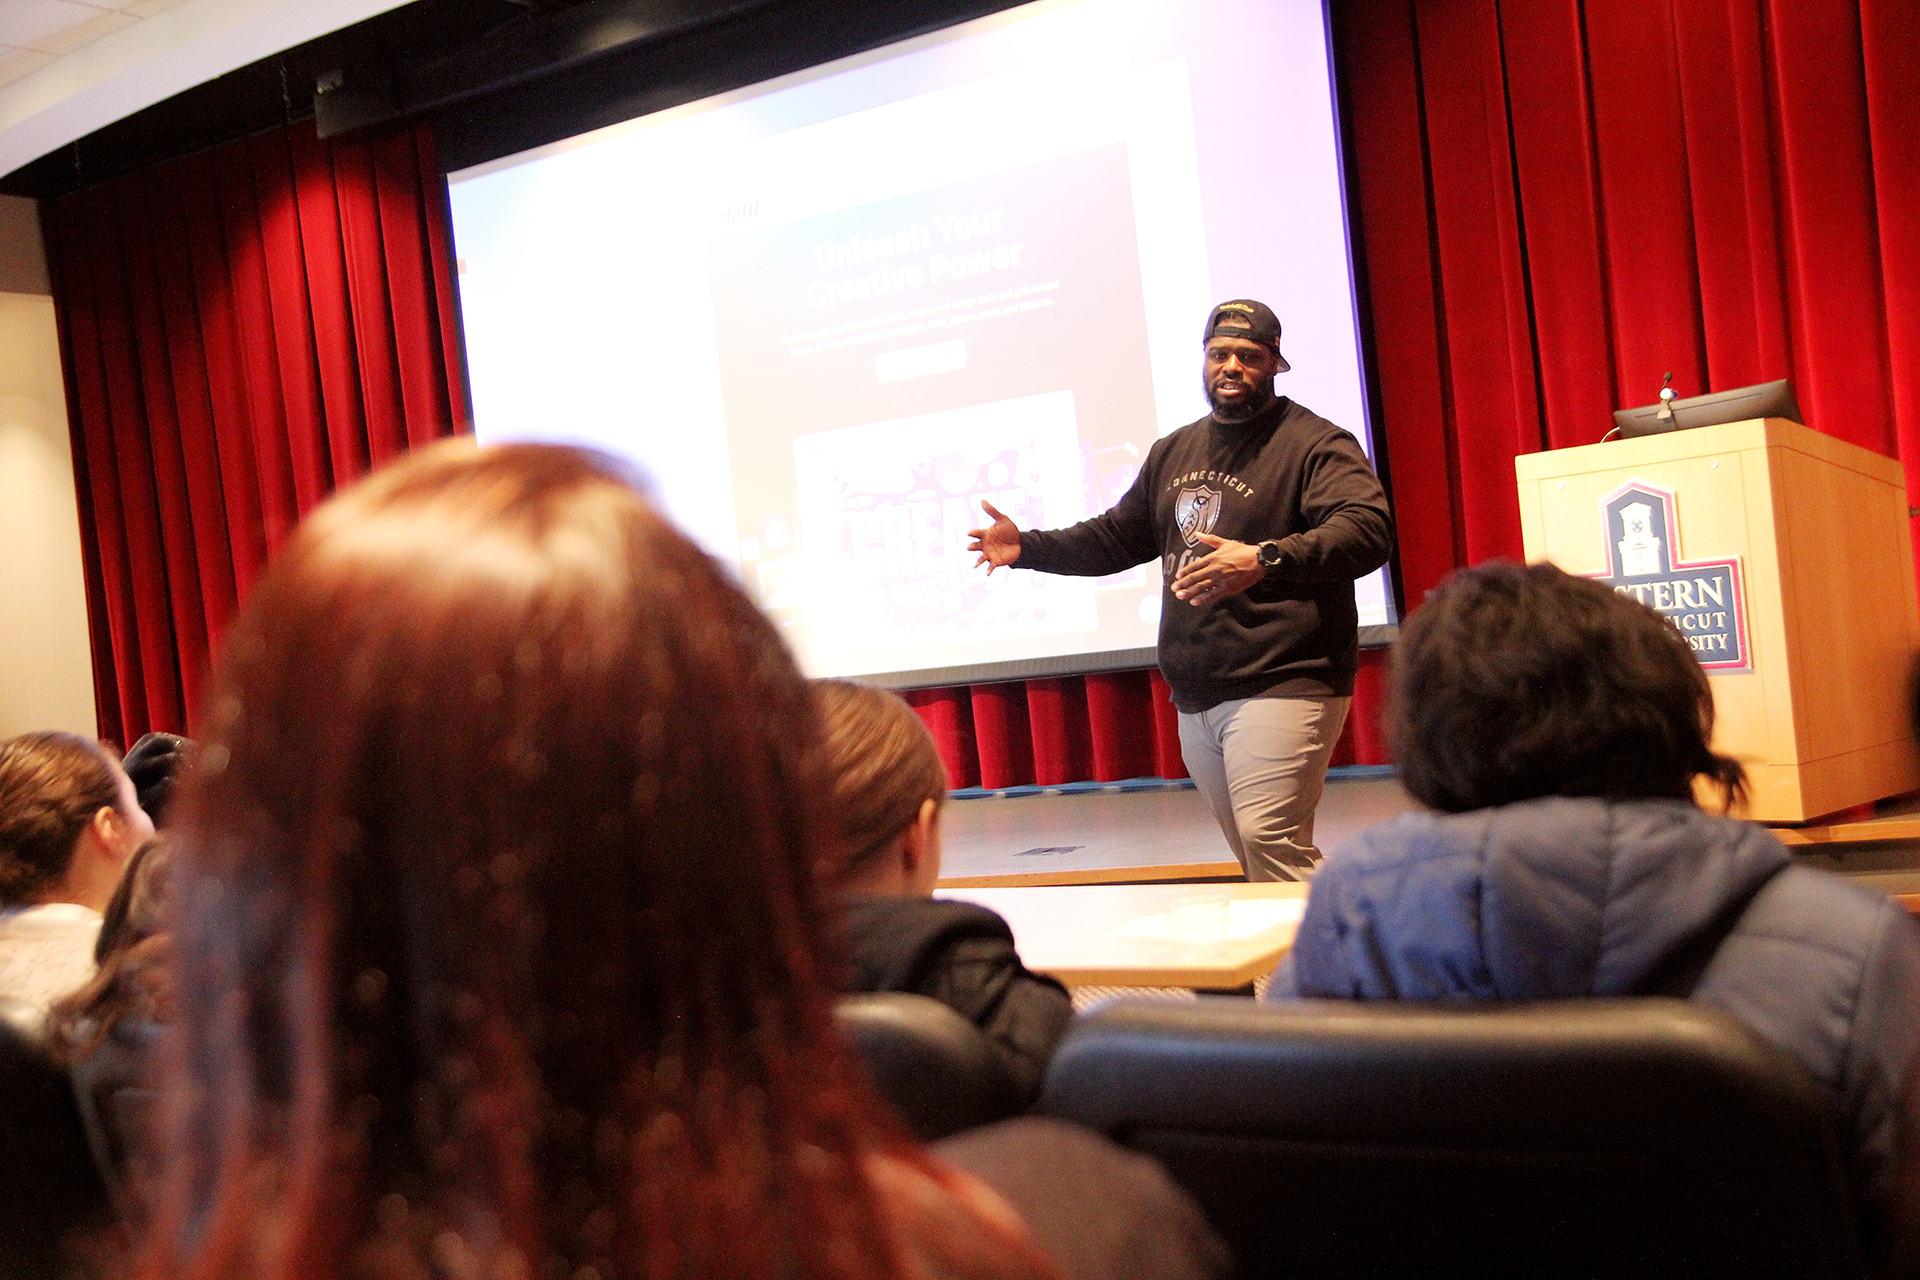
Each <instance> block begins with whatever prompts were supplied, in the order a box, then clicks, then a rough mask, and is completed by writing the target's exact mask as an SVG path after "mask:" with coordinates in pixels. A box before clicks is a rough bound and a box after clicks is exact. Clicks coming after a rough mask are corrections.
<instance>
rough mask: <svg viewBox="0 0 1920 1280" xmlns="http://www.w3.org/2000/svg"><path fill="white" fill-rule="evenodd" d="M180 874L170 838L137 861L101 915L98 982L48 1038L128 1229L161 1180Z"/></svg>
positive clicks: (56, 1010)
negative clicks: (172, 917)
mask: <svg viewBox="0 0 1920 1280" xmlns="http://www.w3.org/2000/svg"><path fill="white" fill-rule="evenodd" d="M171 868H172V855H171V853H170V851H169V837H168V836H167V835H166V834H165V833H161V834H158V835H155V836H153V837H151V838H150V839H148V840H147V842H146V843H145V844H143V845H141V846H140V848H139V849H138V850H137V851H136V852H135V853H134V855H133V857H132V858H131V859H130V860H129V861H128V862H127V872H126V875H125V876H123V877H122V878H121V880H120V887H119V888H118V889H116V890H115V891H114V895H113V899H112V901H110V902H108V903H107V909H106V911H105V912H103V913H102V920H101V925H100V939H99V941H98V942H97V943H96V944H95V947H94V959H95V961H96V963H97V966H98V967H97V968H96V969H95V970H94V975H93V977H92V978H91V979H90V980H89V981H88V982H87V984H86V985H85V986H83V987H81V988H80V989H79V990H78V991H75V992H74V993H73V994H71V995H69V996H67V997H65V998H64V999H62V1000H61V1001H60V1002H59V1003H57V1004H55V1005H54V1006H53V1010H52V1012H51V1013H50V1014H49V1015H48V1019H47V1038H48V1040H49V1042H50V1044H51V1046H52V1048H53V1050H54V1052H55V1053H56V1054H57V1055H58V1056H59V1057H60V1058H61V1059H62V1060H63V1061H65V1062H66V1064H67V1066H68V1069H69V1071H70V1072H71V1074H72V1077H73V1088H74V1093H75V1095H76V1096H77V1097H78V1099H79V1104H80V1115H81V1119H82V1121H83V1122H84V1124H85V1126H86V1132H87V1141H88V1143H89V1145H90V1146H91V1147H92V1150H93V1155H94V1159H95V1161H96V1163H97V1164H98V1165H99V1168H100V1173H101V1176H102V1178H103V1179H104V1181H105V1184H106V1187H107V1190H108V1192H109V1193H110V1194H111V1196H112V1198H113V1202H114V1205H115V1207H116V1208H117V1209H118V1211H119V1214H120V1217H121V1220H122V1221H125V1222H129V1223H137V1222H140V1221H143V1220H144V1218H145V1212H144V1208H143V1206H142V1205H141V1204H140V1203H139V1201H138V1199H137V1197H136V1196H135V1195H134V1194H133V1189H134V1188H136V1187H141V1186H145V1185H147V1184H149V1183H150V1182H151V1181H152V1179H151V1169H152V1160H153V1155H154V1152H153V1144H152V1142H151V1141H150V1138H151V1134H152V1131H153V1130H152V1126H153V1116H154V1114H155V1098H156V1093H155V1088H154V1081H153V1079H152V1075H153V1070H154V1067H155V1062H154V1058H155V1055H156V1051H157V1049H158V1046H159V1042H160V1039H161V1037H162V1035H164V1033H165V1031H166V1028H167V1027H168V1026H169V1025H170V1024H171V1023H172V1022H173V996H172V986H171V983H170V981H169V974H168V969H167V951H168V946H169V941H170V939H169V935H168V934H167V932H166V928H167V924H166V917H167V905H168V902H169V900H170V897H171V895H170V893H169V891H168V885H169V880H170V877H171ZM136 1162H138V1165H139V1167H135V1165H136Z"/></svg>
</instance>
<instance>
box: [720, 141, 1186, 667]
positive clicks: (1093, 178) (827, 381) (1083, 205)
mask: <svg viewBox="0 0 1920 1280" xmlns="http://www.w3.org/2000/svg"><path fill="white" fill-rule="evenodd" d="M707 259H708V265H709V270H710V272H711V274H712V280H713V308H714V339H715V344H716V347H717V350H718V352H719V359H720V391H721V400H722V403H723V405H724V407H725V415H726V424H727V428H726V433H727V442H728V454H729V462H730V465H731V467H732V473H733V477H734V483H733V495H734V511H735V515H736V517H737V519H738V520H739V536H740V546H741V549H742V550H741V556H742V559H743V561H744V562H746V563H747V564H748V566H749V572H748V573H747V576H746V580H747V582H748V584H749V587H750V588H753V587H757V588H758V591H759V600H760V604H761V606H762V607H763V608H765V609H767V610H768V611H769V612H770V613H772V614H773V615H774V616H775V617H776V619H778V620H779V621H781V622H783V623H792V624H794V629H793V630H792V632H791V633H790V639H791V641H792V643H793V644H794V645H795V647H796V649H799V650H801V651H803V652H808V653H812V654H820V653H838V654H843V655H845V656H846V657H848V658H852V657H854V656H855V655H871V654H876V653H881V652H885V651H886V650H887V649H888V648H890V647H892V646H905V647H908V648H920V647H923V646H926V645H929V644H938V643H942V642H948V641H952V640H954V639H956V638H961V637H962V636H963V635H964V636H965V637H967V638H974V639H977V638H979V637H980V636H983V635H993V636H999V637H1009V638H1010V637H1016V636H1031V635H1039V634H1041V633H1043V632H1061V631H1073V630H1081V631H1092V630H1094V629H1095V628H1096V627H1097V625H1098V624H1097V619H1096V617H1095V613H1094V609H1093V605H1092V598H1091V594H1090V588H1089V587H1088V586H1087V585H1086V584H1085V583H1073V582H1068V583H1044V582H1035V581H1033V580H1032V575H1010V579H1011V580H1010V581H1009V582H1008V583H1007V584H1004V585H1006V586H1007V587H1008V588H1010V589H1008V590H1004V591H1002V590H998V588H1000V587H1002V585H1003V584H1002V583H1000V582H999V581H994V582H992V583H991V584H989V582H988V581H987V580H986V578H985V577H984V575H982V574H980V573H978V572H977V571H974V570H973V569H972V568H971V564H972V560H973V557H972V556H970V555H968V554H967V553H966V550H965V548H966V530H967V529H969V528H971V527H973V526H974V525H976V524H978V523H980V516H979V513H980V505H979V500H980V499H981V498H983V497H990V498H992V499H994V500H995V505H997V506H1000V507H1001V509H1002V510H1005V511H1007V512H1008V513H1009V514H1013V515H1014V517H1015V519H1016V520H1018V521H1020V522H1021V523H1023V524H1025V525H1026V526H1028V527H1039V528H1047V527H1052V526H1055V525H1060V524H1070V523H1072V522H1073V521H1075V520H1079V519H1082V518H1084V517H1085V516H1087V515H1089V514H1092V507H1093V504H1094V503H1096V502H1097V501H1099V498H1100V495H1099V494H1098V493H1096V492H1095V490H1094V489H1092V488H1090V487H1089V485H1088V479H1089V475H1088V473H1089V471H1090V469H1091V470H1097V467H1094V466H1093V465H1092V463H1091V460H1092V459H1094V458H1096V457H1101V456H1103V455H1107V454H1112V455H1114V456H1115V458H1116V460H1117V461H1118V460H1125V461H1127V462H1130V461H1131V460H1132V458H1133V457H1134V455H1133V454H1132V453H1131V452H1129V451H1128V450H1127V449H1126V447H1125V446H1126V445H1127V444H1128V443H1132V444H1134V445H1135V447H1136V448H1138V446H1140V445H1142V444H1144V443H1148V442H1151V441H1152V440H1153V439H1154V436H1155V434H1156V432H1155V420H1154V414H1153V387H1152V381H1151V379H1150V378H1149V377H1148V375H1147V357H1148V348H1147V327H1146V314H1145V307H1144V303H1143V301H1142V298H1141V291H1140V270H1139V251H1138V245H1137V242H1136V240H1135V236H1134V226H1133V213H1132V201H1131V198H1130V187H1129V182H1128V174H1127V154H1126V148H1124V147H1122V146H1118V145H1109V146H1105V147H1099V148H1095V149H1093V150H1090V151H1086V152H1082V153H1079V154H1075V155H1068V156H1062V157H1059V158H1057V159H1054V160H1050V161H1047V162H1045V163H1042V164H1036V165H1025V166H1021V167H1019V168H1016V169H1008V170H1004V171H1002V172H999V173H993V174H988V175H985V176H982V177H978V178H973V179H969V180H967V181H965V182H958V183H949V184H947V185H945V186H940V187H935V188H932V189H930V190H927V191H922V192H916V193H915V194H913V195H910V196H899V197H895V198H893V199H891V200H883V201H876V202H875V203H873V204H869V205H862V206H859V207H856V208H852V209H846V210H841V211H838V212H835V213H832V214H828V215H824V216H822V217H817V218H808V219H804V220H801V221H798V222H792V223H788V224H785V225H783V226H779V227H775V228H773V229H770V230H767V231H762V232H756V233H748V234H741V235H736V236H730V237H725V238H722V239H718V240H714V241H712V242H710V243H709V245H708V248H707ZM749 316H750V317H752V323H750V324H748V323H741V321H742V320H743V319H745V318H746V317H749ZM945 406H960V407H956V408H945ZM1115 469H1116V470H1125V471H1126V473H1127V476H1128V478H1129V479H1130V478H1131V470H1132V468H1131V467H1130V466H1123V467H1116V468H1115ZM1114 478H1115V479H1117V478H1118V477H1117V476H1115V477H1114ZM1109 487H1112V486H1111V485H1110V486H1109ZM1003 500H1004V501H1003ZM796 535H797V536H796ZM1023 579H1024V580H1023ZM989 586H992V587H993V588H995V589H996V590H992V591H989V589H988V588H989ZM1050 599H1051V600H1052V603H1051V604H1049V603H1048V602H1049V600H1050Z"/></svg>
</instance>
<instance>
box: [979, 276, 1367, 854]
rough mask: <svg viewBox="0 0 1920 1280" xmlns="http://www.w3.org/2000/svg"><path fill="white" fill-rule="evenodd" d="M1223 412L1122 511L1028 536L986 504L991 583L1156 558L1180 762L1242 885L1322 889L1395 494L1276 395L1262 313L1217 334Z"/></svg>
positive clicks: (1149, 464)
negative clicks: (1368, 578) (1337, 746)
mask: <svg viewBox="0 0 1920 1280" xmlns="http://www.w3.org/2000/svg"><path fill="white" fill-rule="evenodd" d="M1203 341H1204V342H1205V349H1206V355H1205V362H1204V364H1203V365H1202V370H1203V373H1202V377H1203V380H1204V382H1205V386H1206V392H1207V402H1208V403H1209V404H1211V405H1212V406H1213V412H1212V413H1210V414H1208V415H1207V416H1206V417H1204V418H1202V419H1200V420H1199V421H1198V422H1193V423H1189V424H1188V425H1186V426H1184V427H1181V428H1180V429H1179V430H1178V431H1175V432H1174V433H1173V434H1172V435H1169V436H1167V437H1166V438H1164V439H1162V440H1160V441H1158V442H1157V443H1155V444H1154V446H1153V448H1152V449H1150V450H1149V451H1148V453H1147V460H1146V463H1145V464H1144V465H1143V466H1142V467H1141V468H1140V474H1139V476H1138V477H1137V478H1135V480H1134V482H1133V487H1132V488H1130V489H1128V490H1127V492H1126V494H1125V495H1124V496H1123V497H1122V498H1121V499H1120V501H1119V502H1118V503H1117V504H1115V506H1114V507H1113V509H1112V510H1111V511H1108V512H1106V513H1105V514H1103V515H1098V516H1095V517H1093V518H1092V519H1091V520H1083V521H1081V522H1080V523H1079V524H1076V525H1074V526H1072V527H1071V528H1067V529H1051V530H1031V529H1029V530H1027V531H1025V532H1022V531H1021V530H1019V529H1017V528H1015V527H1014V524H1013V521H1011V520H1009V519H1008V518H1007V517H1006V516H1004V515H1002V514H1001V513H1000V512H999V511H996V510H995V509H994V508H993V506H992V504H990V503H985V502H983V503H982V504H981V505H982V506H983V507H984V508H985V509H986V513H987V515H988V516H990V517H992V519H993V523H992V524H990V525H988V526H987V527H985V528H983V529H974V530H971V531H970V534H969V536H970V537H972V539H973V541H972V542H971V543H970V544H969V546H968V550H970V551H974V552H977V553H978V554H979V557H980V558H979V560H978V561H977V562H976V563H977V564H984V565H986V566H987V572H988V573H992V572H993V571H994V570H995V569H998V568H1002V567H1010V566H1013V565H1018V566H1019V567H1020V568H1022V569H1037V570H1040V571H1041V572H1043V573H1070V574H1079V575H1084V576H1094V577H1098V576H1103V575H1106V574H1109V573H1118V572H1120V571H1121V570H1122V569H1126V568H1128V567H1130V566H1132V565H1136V564H1140V563H1142V562H1144V561H1147V560H1151V559H1154V558H1155V557H1156V556H1157V557H1159V559H1160V562H1161V580H1162V583H1163V588H1162V593H1163V594H1162V599H1161V609H1160V670H1161V673H1162V674H1163V675H1165V676H1166V679H1167V684H1168V685H1169V686H1171V688H1172V690H1173V702H1174V706H1176V707H1177V708H1179V711H1180V754H1181V756H1182V757H1183V758H1184V759H1185V760H1186V762H1187V771H1188V772H1189V773H1191V774H1192V775H1193V780H1194V783H1195V785H1196V786H1198V787H1199V789H1200V793H1201V794H1202V795H1204V796H1205V797H1206V798H1207V803H1208V804H1209V805H1211V806H1212V808H1213V815H1214V817H1215V818H1216V819H1217V820H1218V821H1219V823H1220V829H1221V831H1222V832H1224V833H1225V834H1226V837H1227V843H1228V844H1229V845H1230V846H1231V847H1232V848H1233V855H1234V857H1235V858H1237V859H1239V862H1240V866H1241V868H1242V869H1243V870H1244V871H1245V872H1246V875H1247V879H1249V880H1299V879H1305V878H1306V877H1307V876H1309V875H1310V874H1312V871H1313V866H1314V864H1315V863H1316V862H1317V861H1318V860H1319V857H1320V851H1319V850H1318V849H1316V848H1314V845H1313V813H1314V808H1315V806H1317V805H1318V804H1319V803H1320V792H1321V790H1322V788H1323V787H1324V786H1325V783H1326V777H1327V759H1328V757H1329V756H1331V755H1332V753H1333V744H1334V743H1335V741H1337V740H1338V739H1339V737H1340V729H1341V726H1342V725H1343V724H1345V723H1346V718H1347V705H1348V703H1349V702H1351V701H1352V696H1353V675H1354V671H1355V669H1356V668H1357V667H1358V665H1359V657H1360V652H1359V614H1358V612H1357V610H1356V609H1355V608H1354V603H1353V581H1354V579H1355V578H1358V577H1361V576H1362V575H1364V574H1368V573H1371V572H1373V571H1374V570H1375V569H1377V568H1379V567H1380V566H1381V565H1382V564H1385V563H1386V560H1387V555H1388V552H1389V550H1390V549H1391V545H1392V525H1391V520H1390V517H1389V515H1388V511H1387V499H1386V494H1385V493H1384V492H1382V490H1381V488H1380V481H1379V478H1378V477H1377V476H1375V475H1374V473H1373V468H1372V467H1371V466H1370V465H1368V463H1367V457H1366V455H1365V454H1364V453H1362V452H1361V451H1360V444H1359V442H1358V441H1356V440H1355V439H1354V438H1353V437H1352V436H1351V435H1349V434H1348V433H1347V432H1345V431H1342V430H1341V429H1340V428H1339V427H1336V426H1334V425H1333V424H1332V423H1331V422H1328V421H1327V420H1326V419H1325V418H1322V417H1320V416H1319V415H1318V414H1315V413H1313V412H1312V411H1311V410H1309V409H1306V408H1304V407H1302V406H1300V405H1298V404H1295V403H1294V402H1293V401H1291V400H1289V399H1287V398H1286V397H1285V396H1276V395H1275V394H1274V390H1273V379H1274V375H1275V374H1279V373H1285V372H1287V370H1288V368H1289V367H1290V366H1289V365H1288V364H1287V362H1286V360H1285V359H1284V358H1282V357H1281V355H1280V322H1279V320H1277V319H1275V317H1274V314H1273V312H1272V311H1270V310H1269V309H1268V308H1267V307H1266V306H1264V305H1263V304H1261V303H1258V302H1250V301H1247V300H1244V299H1240V300H1236V301H1233V302H1223V303H1221V304H1220V305H1219V306H1217V307H1215V308H1214V309H1213V312H1212V314H1210V315H1209V316H1208V317H1207V328H1206V333H1205V335H1204V339H1203Z"/></svg>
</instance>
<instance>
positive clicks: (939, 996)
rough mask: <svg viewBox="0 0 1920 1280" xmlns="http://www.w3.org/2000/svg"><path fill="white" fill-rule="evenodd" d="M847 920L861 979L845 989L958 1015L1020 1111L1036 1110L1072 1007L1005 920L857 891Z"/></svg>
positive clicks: (956, 905) (937, 902)
mask: <svg viewBox="0 0 1920 1280" xmlns="http://www.w3.org/2000/svg"><path fill="white" fill-rule="evenodd" d="M846 922H847V934H848V938H849V940H850V941H851V943H852V949H853V972H852V974H851V975H849V977H848V978H847V980H846V981H845V982H844V983H842V985H841V990H843V991H910V992H913V993H914V994H916V995H923V996H931V997H933V998H934V999H935V1000H938V1001H939V1002H940V1003H942V1004H944V1005H946V1006H947V1007H949V1008H951V1009H953V1010H955V1011H956V1012H958V1013H959V1014H960V1016H961V1017H963V1018H965V1019H967V1020H968V1021H969V1022H971V1023H973V1024H974V1025H975V1026H977V1027H979V1028H980V1029H981V1030H982V1031H984V1032H986V1034H987V1039H988V1041H989V1042H990V1043H991V1044H992V1046H993V1051H994V1053H995V1054H996V1055H998V1057H999V1058H1000V1060H1001V1061H1002V1062H1004V1063H1005V1064H1006V1066H1007V1070H1008V1071H1009V1072H1010V1073H1011V1074H1012V1076H1013V1080H1014V1083H1015V1084H1016V1085H1017V1086H1018V1087H1019V1089H1020V1104H1021V1105H1022V1106H1031V1105H1032V1104H1033V1101H1034V1100H1035V1099H1036V1098H1038V1097H1039V1096H1040V1085H1041V1082H1042V1081H1043V1080H1045V1078H1046V1074H1047V1063H1048V1062H1049V1061H1050V1060H1051V1059H1052V1057H1053V1048H1054V1046H1055V1045H1056V1044H1058V1043H1059V1042H1060V1037H1061V1036H1063V1035H1065V1034H1066V1030H1067V1022H1068V1020H1069V1019H1071V1018H1072V1017H1073V1001H1072V1000H1070V999H1068V998H1067V989H1066V988H1065V987H1063V986H1061V985H1060V984H1059V983H1058V982H1055V981H1054V980H1053V979H1052V978H1048V977H1044V976H1042V975H1040V974H1037V973H1034V972H1033V971H1032V970H1030V969H1028V968H1027V966H1025V965H1024V964H1021V963H1020V953H1019V952H1017V951H1015V950H1014V948H1013V931H1012V930H1011V929H1009V928H1008V927H1007V922H1006V921H1005V920H1002V919H1001V918H1000V917H999V916H998V915H996V914H995V913H993V912H992V911H989V910H987V909H986V908H985V907H982V906H976V905H975V904H973V903H971V902H949V901H946V900H945V899H936V898H907V897H878V896H873V895H869V894H852V895H849V896H848V898H847V901H846Z"/></svg>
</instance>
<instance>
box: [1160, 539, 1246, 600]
mask: <svg viewBox="0 0 1920 1280" xmlns="http://www.w3.org/2000/svg"><path fill="white" fill-rule="evenodd" d="M1195 541H1198V542H1200V543H1203V544H1205V545H1206V546H1207V547H1209V548H1211V549H1210V550H1209V551H1208V552H1207V554H1206V555H1203V556H1201V557H1200V558H1199V559H1198V560H1195V561H1194V562H1193V563H1192V564H1189V565H1188V566H1187V567H1186V568H1185V569H1182V570H1181V571H1180V576H1179V577H1177V578H1175V579H1174V580H1173V596H1174V599H1176V600H1185V601H1186V602H1187V603H1188V604H1190V605H1193V606H1195V607H1198V606H1200V605H1203V604H1212V603H1213V602H1214V601H1216V600H1222V599H1225V598H1226V597H1227V596H1237V595H1239V594H1240V593H1241V592H1242V591H1245V590H1246V589H1247V588H1248V587H1251V586H1252V585H1253V584H1254V583H1256V582H1258V581H1260V580H1261V579H1262V578H1264V577H1266V576H1267V571H1266V570H1265V569H1263V568H1261V567H1260V550H1259V548H1258V547H1254V546H1250V545H1248V544H1247V543H1244V542H1235V541H1233V540H1232V539H1230V538H1216V537H1214V536H1213V535H1212V534H1210V533H1203V534H1200V535H1198V536H1197V537H1196V539H1195Z"/></svg>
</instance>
